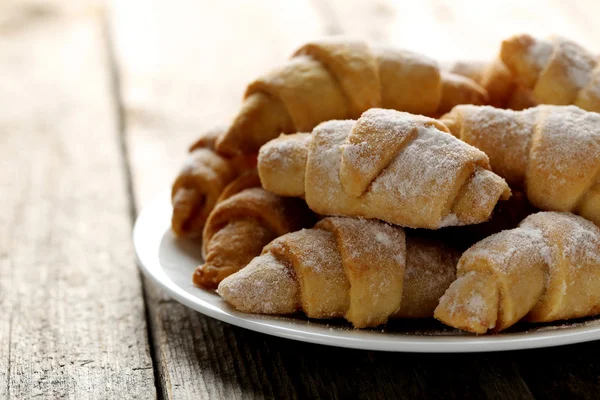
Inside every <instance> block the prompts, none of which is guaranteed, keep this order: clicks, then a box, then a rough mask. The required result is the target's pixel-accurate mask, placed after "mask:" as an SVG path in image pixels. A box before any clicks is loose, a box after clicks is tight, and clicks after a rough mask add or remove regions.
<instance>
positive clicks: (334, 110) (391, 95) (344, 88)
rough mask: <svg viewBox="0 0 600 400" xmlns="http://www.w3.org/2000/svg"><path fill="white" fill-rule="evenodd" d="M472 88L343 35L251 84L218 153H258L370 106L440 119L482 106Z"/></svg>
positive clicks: (412, 58)
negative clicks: (284, 137) (285, 136)
mask: <svg viewBox="0 0 600 400" xmlns="http://www.w3.org/2000/svg"><path fill="white" fill-rule="evenodd" d="M486 100H487V94H486V93H485V90H483V89H482V88H481V87H480V86H479V85H477V84H476V83H475V82H473V81H471V80H469V79H465V78H461V77H459V76H456V75H453V74H451V73H443V74H442V73H441V72H440V68H439V66H438V65H437V63H436V62H435V61H434V60H432V59H430V58H428V57H425V56H423V55H420V54H417V53H413V52H409V51H403V50H398V49H393V48H389V47H385V46H369V45H367V44H366V43H365V42H362V41H357V40H351V39H349V38H344V37H331V38H325V39H322V40H319V41H317V42H312V43H308V44H306V45H304V46H302V47H301V48H300V49H298V50H297V51H296V52H295V53H294V55H293V56H292V58H291V59H290V60H289V61H288V62H287V63H286V64H284V65H282V66H280V67H279V68H276V69H274V70H272V71H271V72H269V73H268V74H266V75H265V76H263V77H260V78H258V79H257V80H256V81H254V82H252V83H251V84H250V85H249V86H248V88H247V90H246V94H245V98H244V102H243V105H242V108H241V109H240V111H239V113H238V115H237V117H236V118H235V119H234V121H233V124H232V125H231V127H230V128H229V130H228V131H227V132H226V133H225V134H224V135H223V136H221V137H220V138H219V140H218V142H217V149H218V150H219V151H220V152H222V153H225V154H246V153H255V152H256V151H258V149H259V148H260V146H262V145H263V144H265V143H266V142H268V141H269V140H271V139H274V138H276V137H277V136H279V134H280V133H295V132H305V131H310V130H312V129H313V128H314V127H315V126H316V125H318V124H319V123H321V122H323V121H328V120H334V119H347V118H358V117H359V116H360V114H361V113H362V112H363V111H366V110H367V109H369V108H372V107H383V108H390V109H396V110H401V111H407V112H411V113H415V114H424V115H430V116H434V115H435V116H439V115H441V114H443V113H444V112H446V111H448V110H450V109H451V108H452V107H453V106H454V105H456V104H461V103H462V102H465V101H468V102H472V103H474V104H486Z"/></svg>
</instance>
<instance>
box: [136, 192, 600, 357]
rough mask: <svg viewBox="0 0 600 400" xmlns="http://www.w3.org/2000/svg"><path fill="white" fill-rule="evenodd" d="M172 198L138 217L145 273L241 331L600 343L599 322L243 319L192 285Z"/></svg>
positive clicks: (441, 346)
mask: <svg viewBox="0 0 600 400" xmlns="http://www.w3.org/2000/svg"><path fill="white" fill-rule="evenodd" d="M170 219H171V205H170V199H169V195H168V193H166V192H165V193H163V194H162V195H160V196H159V197H157V198H156V199H155V200H154V201H152V202H151V203H150V204H149V205H148V206H147V207H146V208H144V210H143V211H142V213H141V214H140V215H139V217H138V219H137V221H136V224H135V227H134V231H133V241H134V245H135V250H136V253H137V256H138V259H139V264H140V266H141V269H142V271H143V272H144V273H145V274H146V276H148V277H149V278H150V279H151V280H152V281H154V282H155V283H156V284H157V285H158V286H160V287H161V288H162V289H164V290H165V291H166V292H167V293H168V294H169V295H170V296H171V297H173V298H174V299H175V300H177V301H179V302H180V303H182V304H184V305H186V306H188V307H191V308H193V309H194V310H196V311H199V312H201V313H202V314H205V315H208V316H209V317H212V318H216V319H218V320H221V321H224V322H228V323H230V324H233V325H237V326H240V327H242V328H247V329H251V330H254V331H257V332H262V333H266V334H269V335H274V336H280V337H284V338H288V339H294V340H300V341H304V342H311V343H319V344H325V345H330V346H339V347H350V348H355V349H367V350H383V351H406V352H428V353H429V352H431V353H434V352H440V353H441V352H444V353H446V352H484V351H499V350H515V349H529V348H536V347H548V346H558V345H564V344H571V343H579V342H586V341H590V340H596V339H600V318H596V319H587V320H578V321H576V322H563V323H559V324H554V325H533V324H527V325H517V326H515V327H513V328H512V329H511V330H510V331H509V332H506V333H501V334H497V335H488V336H475V335H470V334H465V333H462V332H459V331H457V330H454V329H450V328H446V327H444V326H443V325H441V324H439V323H437V322H435V321H415V320H413V321H401V320H399V321H393V322H391V323H389V324H388V325H387V326H385V327H384V328H380V329H373V330H354V329H351V328H350V327H349V326H348V325H347V324H345V323H344V322H343V321H333V322H332V321H326V322H323V321H318V320H308V319H306V318H305V317H303V316H300V315H298V316H291V317H273V316H261V315H251V314H244V313H240V312H237V311H235V310H234V309H233V308H231V307H229V306H228V305H227V303H225V301H223V300H222V299H221V298H220V297H219V296H218V295H217V294H216V293H214V292H211V291H206V290H203V289H199V288H197V287H195V286H194V285H193V284H192V281H191V276H192V273H193V271H194V268H195V267H196V266H197V265H198V264H199V263H200V262H201V260H202V258H201V256H200V245H199V243H198V242H193V241H188V240H181V239H176V238H175V237H174V236H173V234H172V233H171V230H170V228H169V227H170Z"/></svg>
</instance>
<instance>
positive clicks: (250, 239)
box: [193, 172, 314, 289]
mask: <svg viewBox="0 0 600 400" xmlns="http://www.w3.org/2000/svg"><path fill="white" fill-rule="evenodd" d="M256 186H260V182H259V180H258V177H257V175H256V172H254V173H252V172H250V173H247V174H244V175H242V176H240V177H239V178H237V179H236V180H234V181H233V182H232V183H231V184H230V185H229V186H228V187H227V188H226V189H225V190H224V191H223V194H222V196H221V201H219V202H218V203H217V205H216V207H215V208H214V209H213V210H212V212H211V213H210V216H209V217H208V220H207V221H206V225H205V226H204V232H203V235H202V252H203V256H204V260H205V263H204V264H203V265H200V266H199V267H198V268H197V269H196V271H195V272H194V277H193V280H194V283H195V284H196V285H198V286H202V287H205V288H211V289H212V288H216V287H217V285H218V284H219V282H221V281H222V280H223V278H225V277H226V276H229V275H231V274H232V273H234V272H236V271H238V270H240V269H241V268H243V267H245V266H246V265H247V264H248V263H249V262H250V260H252V258H254V257H255V256H257V255H259V254H260V252H261V250H262V248H263V247H264V246H265V245H266V244H267V243H269V242H270V241H271V240H273V239H275V238H276V237H278V236H281V235H283V234H285V233H288V232H293V231H295V230H298V229H301V228H303V227H306V226H311V225H312V223H313V222H314V218H313V215H312V213H311V212H310V210H308V208H307V207H306V204H304V202H303V201H301V200H299V199H293V198H283V197H280V196H277V195H274V194H272V193H269V192H266V191H264V190H263V189H262V188H260V187H256Z"/></svg>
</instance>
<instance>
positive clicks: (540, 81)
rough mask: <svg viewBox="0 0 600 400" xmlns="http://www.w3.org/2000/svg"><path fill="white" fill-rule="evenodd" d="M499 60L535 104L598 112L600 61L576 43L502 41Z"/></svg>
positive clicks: (525, 38)
mask: <svg viewBox="0 0 600 400" xmlns="http://www.w3.org/2000/svg"><path fill="white" fill-rule="evenodd" d="M500 57H501V59H502V61H503V62H504V64H505V65H506V66H507V67H508V69H509V70H510V71H511V73H512V74H513V75H514V76H515V78H516V79H517V80H518V82H520V83H521V84H522V85H524V86H525V87H527V88H529V89H531V90H532V92H533V100H534V101H535V102H536V103H538V104H556V105H569V104H573V105H576V106H578V107H580V108H583V109H584V110H588V111H595V112H600V62H599V58H598V56H597V55H595V54H592V53H591V52H589V51H588V50H586V49H584V48H583V47H581V46H580V45H578V44H577V43H575V42H573V41H571V40H568V39H565V38H562V37H559V36H553V37H550V38H548V39H541V38H535V37H533V36H530V35H526V34H523V35H516V36H513V37H511V38H509V39H506V40H505V41H503V42H502V48H501V50H500Z"/></svg>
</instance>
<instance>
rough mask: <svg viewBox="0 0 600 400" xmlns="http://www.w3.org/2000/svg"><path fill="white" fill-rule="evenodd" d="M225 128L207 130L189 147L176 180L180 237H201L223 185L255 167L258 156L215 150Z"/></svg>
mask: <svg viewBox="0 0 600 400" xmlns="http://www.w3.org/2000/svg"><path fill="white" fill-rule="evenodd" d="M226 130H227V128H226V127H215V128H213V129H212V130H209V131H206V132H204V133H203V134H202V135H201V136H200V138H199V139H198V140H197V141H196V142H195V143H194V144H193V145H192V146H191V147H190V152H189V154H188V156H187V159H186V161H185V163H184V164H183V166H182V168H181V170H180V171H179V174H178V175H177V178H176V179H175V182H174V183H173V188H172V191H171V201H172V204H173V216H172V219H171V227H172V229H173V232H175V234H176V235H177V236H185V237H195V236H200V235H201V234H202V228H203V227H204V223H205V222H206V218H208V215H209V213H210V212H211V210H212V209H213V207H214V206H215V204H216V203H217V200H218V197H219V195H220V194H221V191H222V190H223V188H225V186H226V185H227V184H229V182H231V181H232V180H233V179H235V177H236V176H238V174H240V173H241V172H243V171H246V170H249V169H252V168H255V166H256V156H252V155H248V156H240V157H233V158H229V157H225V156H223V155H220V154H218V153H217V152H215V150H214V144H215V141H216V140H217V137H218V136H219V135H221V134H222V133H223V132H225V131H226Z"/></svg>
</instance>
